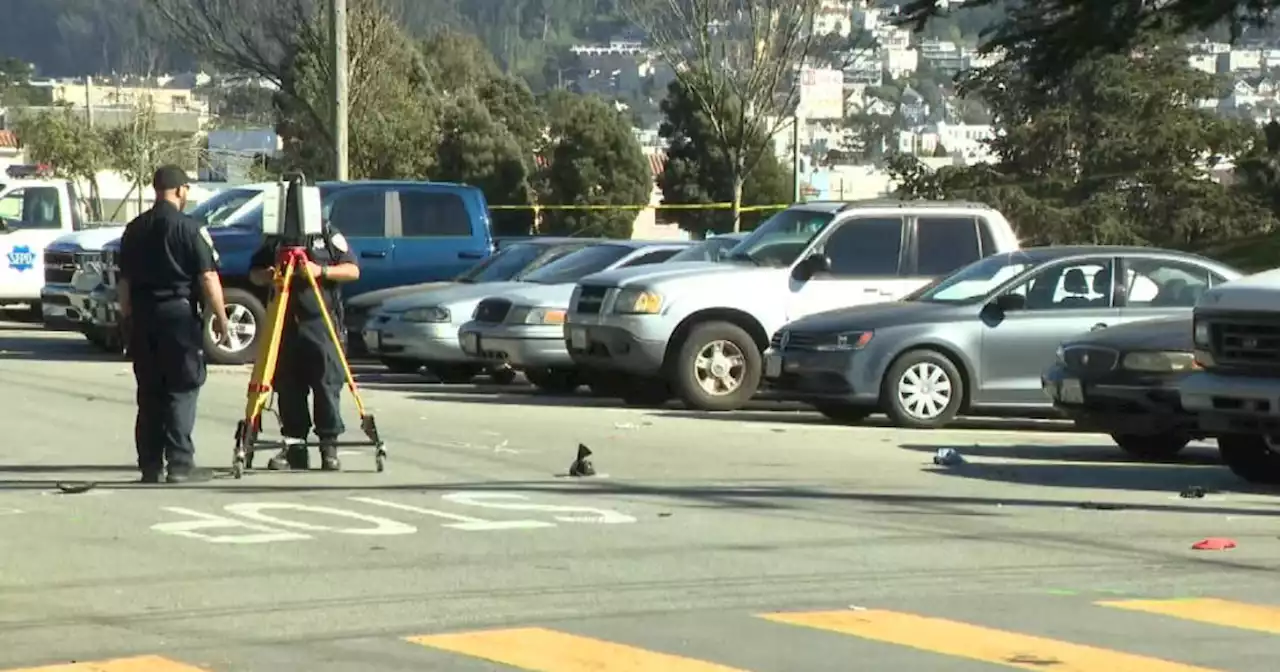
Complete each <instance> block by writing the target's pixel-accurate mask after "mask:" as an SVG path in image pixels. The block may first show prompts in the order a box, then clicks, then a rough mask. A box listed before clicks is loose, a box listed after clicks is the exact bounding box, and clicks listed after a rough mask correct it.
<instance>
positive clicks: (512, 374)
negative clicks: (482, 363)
mask: <svg viewBox="0 0 1280 672" xmlns="http://www.w3.org/2000/svg"><path fill="white" fill-rule="evenodd" d="M489 380H490V381H492V382H493V384H494V385H510V384H512V383H514V382H516V370H515V369H513V368H511V367H509V366H504V367H502V368H495V369H490V370H489Z"/></svg>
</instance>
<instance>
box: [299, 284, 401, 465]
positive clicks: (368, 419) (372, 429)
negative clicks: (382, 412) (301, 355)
mask: <svg viewBox="0 0 1280 672" xmlns="http://www.w3.org/2000/svg"><path fill="white" fill-rule="evenodd" d="M304 275H306V276H307V282H308V283H310V284H311V291H313V292H315V295H316V301H318V302H319V304H320V316H321V318H322V319H323V320H324V327H325V330H326V331H328V332H329V341H330V342H331V343H333V348H334V350H336V351H337V353H338V361H339V362H341V363H342V374H343V376H344V377H345V378H346V381H347V389H348V390H350V391H351V398H352V399H354V400H355V403H356V411H357V412H358V413H359V414H360V429H361V430H363V431H364V433H365V435H366V436H368V437H369V440H370V441H372V442H373V443H374V446H375V447H376V449H377V453H376V454H375V456H374V459H375V461H376V464H377V469H378V471H382V470H383V469H384V468H385V463H386V459H387V450H386V446H385V445H384V444H383V443H382V439H381V438H379V436H378V426H377V424H376V423H375V422H374V419H373V415H372V414H371V413H369V412H368V411H367V410H366V409H365V406H364V399H362V398H361V397H360V390H359V389H358V388H357V387H356V378H355V375H354V374H353V373H351V362H349V361H347V353H346V352H344V351H343V349H342V340H341V339H340V338H339V336H338V329H337V327H335V326H334V324H333V320H332V319H330V318H329V307H328V306H327V305H326V304H325V300H324V293H323V292H321V291H320V283H319V282H317V281H316V279H315V277H313V276H312V275H311V274H310V273H304Z"/></svg>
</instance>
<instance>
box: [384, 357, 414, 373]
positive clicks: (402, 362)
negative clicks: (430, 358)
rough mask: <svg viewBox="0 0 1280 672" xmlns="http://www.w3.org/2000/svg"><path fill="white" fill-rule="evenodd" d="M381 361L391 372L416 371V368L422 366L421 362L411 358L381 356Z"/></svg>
mask: <svg viewBox="0 0 1280 672" xmlns="http://www.w3.org/2000/svg"><path fill="white" fill-rule="evenodd" d="M381 362H382V365H383V366H385V367H387V370H388V371H390V372H391V373H417V372H418V369H421V368H422V362H415V361H413V360H411V359H394V358H391V357H383V358H382V360H381Z"/></svg>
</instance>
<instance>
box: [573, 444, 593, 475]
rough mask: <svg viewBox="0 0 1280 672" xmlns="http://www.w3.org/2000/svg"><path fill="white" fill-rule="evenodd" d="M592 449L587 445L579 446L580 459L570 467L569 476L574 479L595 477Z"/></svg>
mask: <svg viewBox="0 0 1280 672" xmlns="http://www.w3.org/2000/svg"><path fill="white" fill-rule="evenodd" d="M590 457H591V449H590V448H588V447H587V445H586V444H585V443H579V444H578V458H577V459H575V460H574V461H573V464H570V465H569V475H570V476H574V477H583V476H595V475H596V468H595V465H593V464H591V460H590Z"/></svg>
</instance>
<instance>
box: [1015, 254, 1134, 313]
mask: <svg viewBox="0 0 1280 672" xmlns="http://www.w3.org/2000/svg"><path fill="white" fill-rule="evenodd" d="M1111 276H1112V260H1111V259H1110V258H1098V259H1086V260H1080V261H1075V262H1071V263H1068V264H1055V265H1053V266H1050V267H1048V268H1046V269H1044V270H1042V271H1040V272H1038V273H1036V274H1035V275H1033V276H1031V279H1029V280H1028V281H1027V282H1025V283H1021V284H1020V285H1019V286H1017V287H1015V288H1013V289H1012V290H1010V291H1009V292H1008V293H1009V294H1018V295H1020V296H1022V297H1023V298H1025V299H1026V307H1025V308H1024V310H1070V309H1073V308H1109V307H1111V306H1112V298H1113V296H1112V295H1113V292H1112V291H1111Z"/></svg>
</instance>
